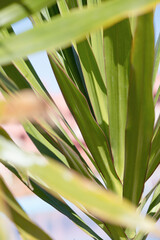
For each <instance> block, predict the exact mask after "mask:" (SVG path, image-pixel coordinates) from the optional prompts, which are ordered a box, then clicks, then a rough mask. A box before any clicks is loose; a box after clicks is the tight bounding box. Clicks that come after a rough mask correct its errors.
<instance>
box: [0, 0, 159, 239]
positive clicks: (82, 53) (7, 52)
mask: <svg viewBox="0 0 160 240" xmlns="http://www.w3.org/2000/svg"><path fill="white" fill-rule="evenodd" d="M158 2H160V1H156V2H155V0H110V1H107V0H106V1H105V0H86V1H85V0H74V1H73V0H57V1H56V0H45V1H44V0H34V1H32V0H16V1H10V0H5V1H1V3H0V27H1V29H0V64H1V66H0V88H1V92H2V94H3V95H4V97H5V98H6V99H8V100H7V101H3V102H1V104H0V111H1V117H0V122H1V123H3V122H4V121H7V120H8V119H11V118H13V119H17V120H19V121H20V122H21V124H22V125H23V127H24V129H25V131H26V132H27V134H28V136H29V137H30V138H31V140H32V142H33V143H34V144H35V146H36V147H37V149H38V150H39V154H38V155H36V154H33V153H26V152H24V151H22V150H21V149H19V148H18V147H17V146H16V144H15V143H14V142H13V141H12V139H11V138H10V137H9V135H8V134H7V133H6V132H5V131H4V129H3V128H1V129H0V135H1V136H0V159H1V162H2V163H3V164H4V165H5V166H6V167H7V168H8V169H9V170H10V171H11V172H12V173H13V174H15V175H16V176H17V177H18V178H19V179H20V180H21V181H22V182H23V183H24V184H25V185H26V186H27V187H28V188H30V189H31V191H32V192H33V193H35V194H36V195H37V196H39V197H40V198H41V199H43V200H44V201H46V202H47V203H49V204H50V205H52V206H53V207H54V208H56V209H57V210H58V211H60V212H61V213H62V214H64V215H65V216H67V217H68V218H69V219H70V220H72V221H73V222H74V223H75V224H77V225H78V226H79V227H80V228H81V229H82V230H84V231H85V232H86V233H87V234H89V235H90V236H91V237H92V238H93V239H96V240H102V239H101V237H100V236H98V235H97V234H96V233H95V232H94V230H93V229H91V228H90V227H89V226H88V225H87V224H86V223H85V222H84V221H83V220H82V219H81V218H80V216H78V215H77V213H75V212H74V211H73V209H72V208H71V207H69V206H68V205H67V203H66V202H65V201H64V199H67V200H69V201H71V202H72V203H74V204H75V205H76V206H78V207H79V208H80V209H81V210H82V211H83V212H84V213H85V214H86V215H87V216H88V217H89V218H90V219H92V220H93V221H94V222H95V224H97V225H98V226H99V227H100V228H102V229H103V231H104V232H105V233H106V235H108V236H109V237H110V238H111V239H116V240H118V239H131V238H132V239H133V238H134V239H135V240H140V239H145V238H146V237H147V234H148V233H149V232H152V233H154V234H156V235H157V236H160V230H159V229H158V227H157V226H156V225H155V222H156V221H157V220H158V219H159V216H160V209H159V193H160V185H159V182H158V183H157V185H156V186H155V187H154V188H153V189H151V191H150V192H149V193H148V194H147V195H146V196H145V197H142V193H143V189H144V184H145V182H146V181H147V180H148V179H149V178H150V176H151V175H152V174H153V173H154V171H155V169H156V168H157V166H158V165H159V161H160V151H159V141H160V118H159V119H158V120H157V122H156V124H154V115H155V112H154V109H155V107H154V106H155V105H156V102H157V100H158V97H159V92H160V91H158V92H157V95H156V97H155V99H153V96H152V89H153V85H154V82H155V78H156V74H157V70H158V65H159V59H160V37H159V39H158V41H157V45H156V49H155V50H154V28H153V14H154V9H155V7H156V3H158ZM24 17H29V18H30V20H31V21H32V24H33V29H31V30H29V31H27V32H25V33H22V34H20V35H15V33H14V31H13V29H12V26H11V24H12V23H14V22H16V21H18V20H20V19H22V18H24ZM40 50H46V51H47V54H48V58H49V61H50V65H51V67H52V69H53V72H54V74H55V77H56V79H57V82H58V84H59V87H60V89H61V92H62V94H63V96H64V99H65V101H66V103H67V105H68V107H69V109H70V112H71V113H72V115H73V117H74V119H75V121H76V123H77V125H78V127H79V129H80V132H81V134H82V136H83V139H84V142H85V144H84V142H81V141H80V140H79V139H78V137H77V136H76V134H75V133H74V131H73V129H72V127H71V126H70V125H69V123H68V122H67V121H66V119H65V117H64V116H63V113H61V112H60V110H59V109H58V107H57V105H56V104H55V102H54V101H53V99H52V97H51V96H50V95H49V93H48V91H47V89H46V88H45V87H44V85H43V83H42V82H41V80H40V79H39V77H38V76H37V74H36V72H35V70H34V68H33V66H32V65H31V63H30V61H29V60H28V58H27V55H28V54H30V53H34V52H36V51H40ZM24 90H29V91H31V92H32V94H34V95H36V96H37V98H36V97H35V96H33V95H32V94H31V95H29V98H28V97H27V95H24ZM21 91H23V93H20V92H21ZM23 98H24V99H23ZM30 98H31V100H32V101H29V99H30ZM22 99H23V101H22ZM42 102H43V104H42ZM42 106H43V109H42ZM30 107H31V110H30V111H29V108H30ZM11 110H12V111H11ZM42 112H43V113H42ZM44 116H45V117H44ZM66 129H67V130H66ZM71 135H72V136H73V138H74V139H75V141H77V144H79V146H80V148H81V149H82V150H83V151H84V153H85V157H83V156H82V155H81V153H80V152H79V151H78V150H77V148H76V146H75V145H74V143H73V138H71ZM91 165H93V167H91ZM93 169H94V170H93ZM0 187H1V191H0V201H1V211H2V212H3V213H4V214H5V215H7V216H8V217H9V218H10V219H12V221H13V222H14V223H15V225H16V226H17V229H18V231H19V233H20V235H21V237H22V239H43V240H45V239H47V240H48V239H51V238H50V237H49V236H48V235H47V234H46V233H44V232H43V231H42V230H41V229H39V228H38V227H37V226H36V225H35V224H34V223H32V222H31V220H30V219H29V217H28V216H27V214H26V213H25V212H24V211H23V210H22V208H21V207H20V205H19V204H18V203H17V201H16V199H15V198H14V196H13V195H12V193H11V192H10V190H9V189H8V187H7V185H6V184H5V182H4V180H3V179H2V178H1V180H0ZM152 194H153V195H152ZM151 195H152V199H151V202H150V204H149V207H148V210H147V213H146V216H145V218H144V217H142V216H141V215H140V212H141V211H142V210H143V208H144V207H146V203H147V201H148V199H149V197H150V196H151ZM62 197H63V198H62ZM137 209H138V211H137ZM148 215H150V216H148ZM2 220H3V219H2ZM137 227H138V231H137V232H136V231H135V229H136V228H137ZM6 234H7V233H6V232H5V231H1V235H2V236H1V239H8V238H7V235H6Z"/></svg>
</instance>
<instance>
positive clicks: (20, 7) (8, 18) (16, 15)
mask: <svg viewBox="0 0 160 240" xmlns="http://www.w3.org/2000/svg"><path fill="white" fill-rule="evenodd" d="M55 2H56V0H47V1H44V0H34V1H32V0H23V1H21V0H16V1H12V0H7V1H1V2H0V27H3V26H9V25H10V24H11V23H14V22H16V21H18V20H20V19H22V18H25V17H27V16H29V15H31V14H33V13H35V12H37V11H39V10H41V9H42V8H44V7H46V6H50V5H52V4H54V3H55Z"/></svg>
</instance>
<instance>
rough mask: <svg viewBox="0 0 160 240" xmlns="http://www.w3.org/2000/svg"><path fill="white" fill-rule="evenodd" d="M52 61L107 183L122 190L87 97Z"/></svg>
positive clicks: (66, 96) (111, 187) (110, 186)
mask: <svg viewBox="0 0 160 240" xmlns="http://www.w3.org/2000/svg"><path fill="white" fill-rule="evenodd" d="M50 62H51V65H52V68H53V71H54V74H55V76H56V79H57V82H58V84H59V86H60V88H61V91H62V94H63V96H64V98H65V100H66V102H67V104H68V106H69V108H70V110H71V112H72V114H73V116H74V118H75V120H76V122H77V124H78V126H79V129H80V131H81V133H82V135H83V138H84V140H85V142H86V144H87V146H88V149H89V151H90V152H91V154H92V156H93V158H94V159H95V163H96V165H97V166H98V168H99V169H100V171H101V173H102V176H103V179H104V181H105V183H107V186H108V188H109V189H112V190H113V191H116V192H120V191H121V184H120V181H119V179H118V177H117V175H116V172H115V169H114V166H113V162H112V159H111V154H110V151H109V147H108V144H107V139H106V138H105V135H104V134H103V132H102V131H101V129H100V128H99V126H98V124H97V123H96V121H95V120H94V118H93V116H92V115H91V112H90V109H89V107H88V104H87V101H86V99H85V98H84V96H83V95H82V94H81V93H80V92H79V90H78V89H77V88H76V86H75V85H74V84H73V82H72V81H71V80H70V79H69V77H68V76H67V75H66V74H65V73H64V72H63V70H62V69H61V68H60V67H59V66H57V65H56V63H55V62H54V61H53V59H52V57H51V56H50ZM73 100H74V101H73ZM84 116H85V121H84ZM93 139H94V144H93ZM93 164H94V163H93Z"/></svg>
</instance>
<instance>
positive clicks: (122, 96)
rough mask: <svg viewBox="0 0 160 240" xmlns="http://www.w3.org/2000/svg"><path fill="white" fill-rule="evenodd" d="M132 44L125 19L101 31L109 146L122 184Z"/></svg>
mask: <svg viewBox="0 0 160 240" xmlns="http://www.w3.org/2000/svg"><path fill="white" fill-rule="evenodd" d="M131 40H132V37H131V29H130V24H129V20H128V19H127V20H124V21H122V22H120V23H118V24H116V25H114V26H113V27H111V28H108V29H106V30H105V31H104V54H105V70H106V82H107V97H108V115H109V133H110V142H111V149H112V153H113V158H114V163H115V168H116V170H117V173H118V175H119V177H120V179H121V180H123V172H124V154H125V127H126V118H127V99H128V85H129V74H130V50H131Z"/></svg>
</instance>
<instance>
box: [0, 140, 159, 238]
mask: <svg viewBox="0 0 160 240" xmlns="http://www.w3.org/2000/svg"><path fill="white" fill-rule="evenodd" d="M7 149H8V150H9V152H10V154H6V150H7ZM0 158H2V159H4V160H5V161H8V162H10V163H11V164H15V165H17V166H18V167H19V168H21V169H22V170H23V169H24V170H25V169H26V170H27V171H28V173H29V174H30V176H31V177H32V178H33V179H35V180H36V181H38V182H39V183H40V184H41V185H42V186H43V187H45V188H46V189H47V191H48V190H49V191H50V192H52V193H53V194H55V192H58V193H59V194H60V195H62V196H63V197H65V198H66V199H68V200H69V201H71V202H73V203H74V204H75V205H77V204H78V207H80V206H81V205H80V204H82V205H83V206H84V207H85V208H86V209H87V210H88V211H89V212H91V213H92V214H93V215H95V216H97V217H99V218H100V219H103V220H105V221H108V222H110V223H113V224H120V225H123V226H127V227H131V228H136V227H138V228H139V229H140V230H141V231H144V232H152V233H154V234H156V235H157V236H160V230H159V229H158V227H157V226H156V225H155V223H154V221H153V220H151V219H150V218H149V217H146V218H144V217H142V216H140V215H139V213H137V211H136V208H135V207H134V206H133V205H132V204H131V203H129V202H128V201H127V200H124V199H123V200H122V198H121V197H118V196H117V195H115V194H113V193H111V192H110V191H106V190H105V189H104V188H101V187H100V186H98V185H97V184H94V183H92V182H91V181H88V180H87V179H85V178H82V177H80V176H79V175H78V174H76V173H74V172H72V171H69V170H67V168H66V167H63V166H62V165H60V164H58V163H56V162H54V163H53V162H48V161H46V160H45V159H43V158H41V157H40V156H39V157H38V156H37V155H34V154H29V153H24V152H23V151H21V150H20V149H18V148H17V147H16V146H15V145H14V144H13V143H12V142H10V141H8V140H5V139H4V138H3V137H0ZM20 158H21V159H23V161H21V160H20ZM18 159H19V160H18ZM24 163H25V164H24ZM57 179H58V181H57ZM66 186H68V187H67V188H66ZM82 208H83V207H82Z"/></svg>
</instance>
